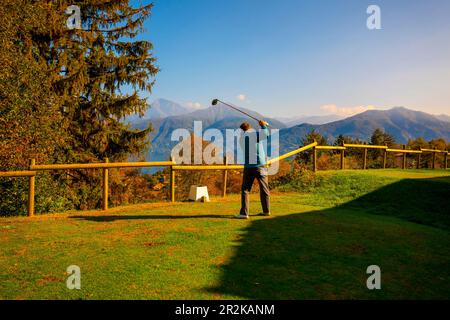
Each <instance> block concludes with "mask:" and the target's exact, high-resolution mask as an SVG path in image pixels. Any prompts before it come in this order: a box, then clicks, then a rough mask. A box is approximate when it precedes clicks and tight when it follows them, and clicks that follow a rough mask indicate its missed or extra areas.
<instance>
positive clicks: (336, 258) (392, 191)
mask: <svg viewBox="0 0 450 320" xmlns="http://www.w3.org/2000/svg"><path fill="white" fill-rule="evenodd" d="M449 182H450V181H449V178H444V179H441V178H439V179H417V180H403V181H400V182H398V183H395V184H392V185H388V186H386V187H383V188H381V189H378V190H376V191H374V192H372V193H370V194H367V195H364V196H362V197H360V198H358V199H355V200H353V201H350V202H348V203H345V204H343V205H341V206H338V207H335V208H331V209H326V210H320V211H314V212H309V213H298V214H291V215H287V216H281V217H274V218H269V219H262V220H255V221H252V223H251V225H250V226H249V227H247V228H246V229H245V230H244V231H245V233H244V235H243V236H242V237H241V238H240V239H237V243H236V252H235V254H234V256H233V257H232V258H231V260H230V262H229V263H227V264H225V265H222V266H221V267H220V268H221V272H222V277H221V279H220V283H219V284H218V285H217V286H216V287H213V288H207V289H205V290H206V291H208V292H213V293H215V294H226V295H230V296H236V297H241V298H249V299H412V298H416V299H430V298H437V299H448V297H449V296H450V282H449V279H450V233H449V229H450V228H449V207H450V206H449V204H450V183H449ZM392 217H394V218H392ZM396 218H399V219H396ZM405 220H407V221H405ZM409 221H412V222H415V223H410V222H409ZM424 225H428V226H433V227H434V228H431V227H428V226H424ZM374 264H375V265H378V266H380V268H381V272H382V289H381V290H368V289H367V287H366V280H367V277H368V276H369V275H367V274H366V269H367V267H368V266H369V265H374Z"/></svg>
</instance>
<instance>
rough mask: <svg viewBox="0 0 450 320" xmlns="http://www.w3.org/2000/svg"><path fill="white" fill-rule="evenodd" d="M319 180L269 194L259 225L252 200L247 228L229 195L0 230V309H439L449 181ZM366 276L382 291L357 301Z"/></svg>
mask: <svg viewBox="0 0 450 320" xmlns="http://www.w3.org/2000/svg"><path fill="white" fill-rule="evenodd" d="M317 179H318V180H319V181H318V183H316V184H315V186H314V188H312V189H310V191H309V192H307V193H306V192H302V190H298V189H297V190H295V189H294V190H295V191H294V192H292V191H291V192H273V195H272V214H273V215H272V216H271V217H269V218H266V217H257V216H255V214H256V213H257V212H258V211H257V208H258V207H257V203H255V202H256V201H257V200H258V194H257V192H254V193H253V194H252V195H251V199H252V201H254V202H252V208H251V210H252V211H251V214H252V216H251V219H249V220H236V219H232V216H233V215H234V214H235V213H236V212H237V211H238V209H239V205H240V201H239V200H240V199H239V196H238V195H230V196H229V197H227V198H226V199H222V198H213V199H212V200H213V201H212V202H209V203H190V202H184V203H182V202H178V203H173V204H172V203H153V204H141V205H133V206H124V207H118V208H113V209H111V210H110V211H109V212H107V213H105V212H102V211H83V212H80V211H78V212H73V213H71V214H67V213H66V214H52V215H42V216H36V217H35V218H33V219H30V218H26V217H22V218H17V217H16V218H3V219H0V231H1V232H0V237H1V239H2V250H1V251H0V268H1V270H2V272H1V281H0V299H64V300H66V299H448V297H449V296H450V283H449V281H448V279H449V278H450V233H449V230H450V220H449V215H448V212H447V211H446V210H445V209H446V208H448V207H449V205H450V203H449V199H450V197H449V191H448V190H450V189H449V184H450V180H449V172H445V171H441V170H433V171H431V170H428V171H427V170H366V171H346V170H345V171H329V172H319V173H318V174H317ZM30 244H34V245H30ZM71 264H76V265H78V266H80V268H81V272H82V278H81V279H82V280H81V286H82V290H67V287H66V279H67V274H66V273H65V271H66V269H67V266H69V265H71ZM372 264H376V265H379V266H380V267H381V270H382V290H367V287H366V279H367V277H368V275H367V273H366V268H367V266H369V265H372ZM105 270H107V272H105Z"/></svg>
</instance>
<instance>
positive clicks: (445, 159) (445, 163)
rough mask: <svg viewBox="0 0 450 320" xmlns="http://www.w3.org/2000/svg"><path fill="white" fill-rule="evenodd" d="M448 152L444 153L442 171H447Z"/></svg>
mask: <svg viewBox="0 0 450 320" xmlns="http://www.w3.org/2000/svg"><path fill="white" fill-rule="evenodd" d="M447 160H448V152H446V153H444V169H446V170H447Z"/></svg>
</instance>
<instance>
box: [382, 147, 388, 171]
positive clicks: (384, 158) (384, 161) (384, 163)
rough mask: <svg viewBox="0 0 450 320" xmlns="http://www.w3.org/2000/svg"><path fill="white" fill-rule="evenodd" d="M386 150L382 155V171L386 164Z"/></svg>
mask: <svg viewBox="0 0 450 320" xmlns="http://www.w3.org/2000/svg"><path fill="white" fill-rule="evenodd" d="M387 153H388V152H387V149H384V153H383V169H386V162H387Z"/></svg>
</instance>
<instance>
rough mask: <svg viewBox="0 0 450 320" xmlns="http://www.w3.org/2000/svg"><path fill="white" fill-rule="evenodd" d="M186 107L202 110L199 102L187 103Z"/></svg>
mask: <svg viewBox="0 0 450 320" xmlns="http://www.w3.org/2000/svg"><path fill="white" fill-rule="evenodd" d="M186 105H187V106H188V107H189V108H192V109H201V108H202V104H201V103H200V102H188V103H186Z"/></svg>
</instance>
